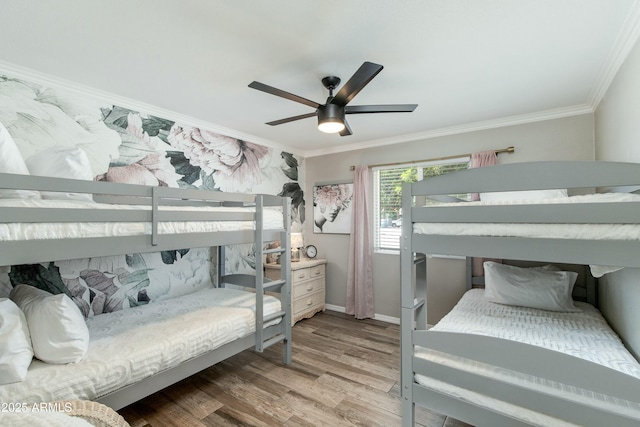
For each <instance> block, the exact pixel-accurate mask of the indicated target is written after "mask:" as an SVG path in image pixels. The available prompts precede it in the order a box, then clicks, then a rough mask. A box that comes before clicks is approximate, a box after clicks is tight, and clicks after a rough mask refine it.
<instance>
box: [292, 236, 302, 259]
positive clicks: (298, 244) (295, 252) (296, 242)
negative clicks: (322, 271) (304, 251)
mask: <svg viewBox="0 0 640 427" xmlns="http://www.w3.org/2000/svg"><path fill="white" fill-rule="evenodd" d="M302 247H304V240H303V239H302V233H291V261H292V262H296V261H300V248H302Z"/></svg>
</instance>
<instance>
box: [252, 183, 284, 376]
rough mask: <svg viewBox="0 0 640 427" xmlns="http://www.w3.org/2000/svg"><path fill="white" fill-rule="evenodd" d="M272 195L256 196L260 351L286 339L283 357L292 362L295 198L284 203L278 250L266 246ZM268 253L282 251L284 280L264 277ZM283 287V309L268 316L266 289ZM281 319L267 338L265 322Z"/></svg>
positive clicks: (282, 276)
mask: <svg viewBox="0 0 640 427" xmlns="http://www.w3.org/2000/svg"><path fill="white" fill-rule="evenodd" d="M269 197H270V196H267V195H259V196H256V219H255V221H256V224H255V230H256V238H255V246H256V251H255V253H256V256H255V264H256V276H255V287H256V351H258V352H260V353H262V352H263V351H264V350H265V349H267V348H269V347H271V346H272V345H274V344H277V343H279V342H282V343H283V344H284V354H283V360H284V363H285V364H290V363H291V269H290V268H284V266H289V265H290V262H291V247H290V246H291V243H290V240H291V218H290V217H289V215H288V212H290V208H291V200H290V199H289V198H285V199H284V202H283V206H282V212H283V225H284V228H283V229H282V230H280V232H279V236H278V238H279V240H280V247H279V248H275V249H264V245H265V230H263V216H262V210H263V208H264V205H265V201H266V200H268V199H269ZM267 239H269V240H273V239H272V237H267ZM268 253H278V254H280V263H281V265H282V266H283V268H281V269H280V280H272V281H270V280H267V281H265V278H264V255H266V254H268ZM275 288H279V292H280V302H281V305H282V309H281V310H280V311H279V312H277V313H273V314H271V315H269V316H265V315H264V306H263V304H264V303H263V298H264V292H265V291H269V290H273V289H275ZM276 319H280V323H279V327H280V332H279V333H278V334H277V335H275V336H272V337H270V338H267V339H265V334H264V325H265V324H267V323H269V322H271V321H272V320H276Z"/></svg>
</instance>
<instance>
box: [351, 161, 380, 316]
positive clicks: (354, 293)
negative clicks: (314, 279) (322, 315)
mask: <svg viewBox="0 0 640 427" xmlns="http://www.w3.org/2000/svg"><path fill="white" fill-rule="evenodd" d="M351 203H352V209H353V216H352V219H351V238H350V240H349V264H348V271H347V304H346V310H345V311H346V313H347V314H352V315H354V316H355V318H356V319H371V318H373V317H374V314H375V311H374V305H373V262H372V254H373V244H372V238H371V226H372V223H371V221H372V218H371V214H372V212H373V208H372V206H371V188H370V184H369V168H368V167H367V166H356V168H355V172H354V178H353V199H352V202H351Z"/></svg>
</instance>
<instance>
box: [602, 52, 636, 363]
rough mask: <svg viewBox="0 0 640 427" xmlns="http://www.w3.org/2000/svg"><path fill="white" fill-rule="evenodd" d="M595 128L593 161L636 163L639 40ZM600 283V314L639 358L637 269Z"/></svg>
mask: <svg viewBox="0 0 640 427" xmlns="http://www.w3.org/2000/svg"><path fill="white" fill-rule="evenodd" d="M595 129H596V138H595V148H596V159H597V160H612V161H624V162H636V163H640V43H636V46H635V47H634V49H633V50H632V51H631V53H630V54H629V56H628V57H627V59H626V61H625V63H624V64H623V66H622V67H621V68H620V70H619V71H618V74H617V75H616V77H615V79H614V80H613V82H612V84H611V86H609V89H608V91H607V93H606V94H605V96H604V98H603V100H602V102H601V103H600V105H599V106H598V108H597V110H596V113H595ZM600 283H601V286H600V288H599V290H600V308H601V310H602V312H603V314H604V315H605V317H606V318H607V320H608V321H609V323H610V324H611V325H612V326H613V328H614V329H615V330H616V331H617V332H618V334H620V336H621V337H622V339H623V341H625V343H626V344H627V346H628V347H629V348H630V349H631V350H632V351H633V353H634V354H635V355H636V357H640V328H638V325H640V269H624V270H622V271H619V272H616V273H613V274H609V275H606V276H605V277H604V278H603V279H602V280H601V281H600Z"/></svg>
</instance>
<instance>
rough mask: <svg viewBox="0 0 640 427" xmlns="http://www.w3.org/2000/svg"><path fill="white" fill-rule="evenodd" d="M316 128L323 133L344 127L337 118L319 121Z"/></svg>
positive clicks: (336, 130) (335, 131)
mask: <svg viewBox="0 0 640 427" xmlns="http://www.w3.org/2000/svg"><path fill="white" fill-rule="evenodd" d="M318 129H319V130H320V131H322V132H324V133H338V132H340V131H341V130H343V129H344V123H343V122H342V121H341V120H339V119H335V120H334V119H328V120H325V121H324V122H319V123H318Z"/></svg>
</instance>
